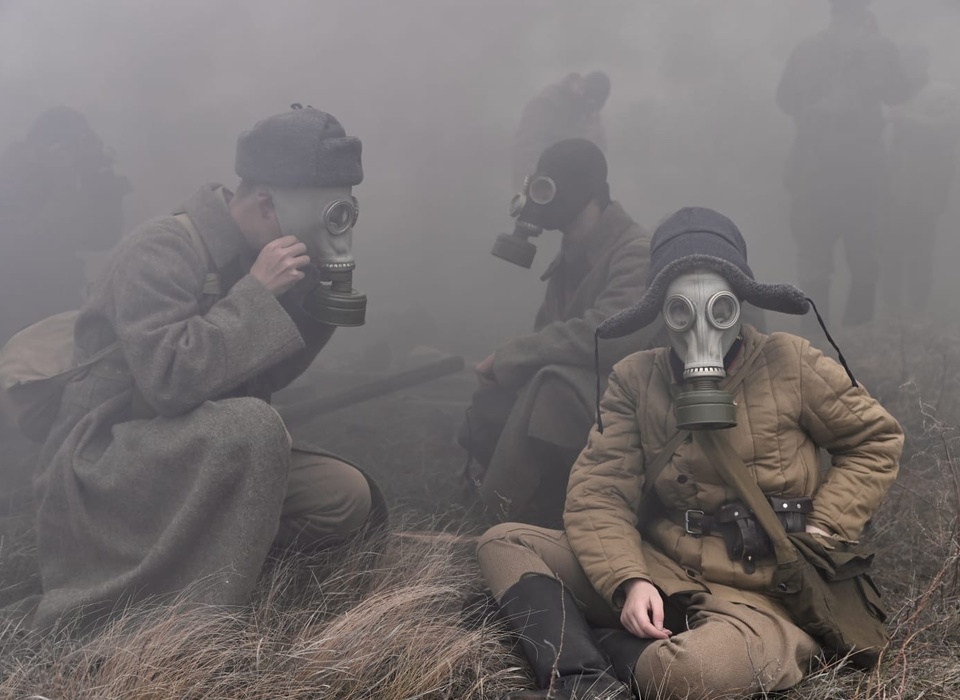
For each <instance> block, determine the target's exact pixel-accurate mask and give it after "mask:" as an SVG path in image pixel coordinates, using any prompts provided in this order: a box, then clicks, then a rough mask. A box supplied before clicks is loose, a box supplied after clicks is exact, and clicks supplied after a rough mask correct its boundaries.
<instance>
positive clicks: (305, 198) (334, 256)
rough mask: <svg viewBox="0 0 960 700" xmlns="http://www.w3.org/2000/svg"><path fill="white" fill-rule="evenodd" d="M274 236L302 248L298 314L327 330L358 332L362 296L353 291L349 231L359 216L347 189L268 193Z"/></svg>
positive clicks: (364, 306)
mask: <svg viewBox="0 0 960 700" xmlns="http://www.w3.org/2000/svg"><path fill="white" fill-rule="evenodd" d="M271 194H272V196H273V201H274V206H275V208H276V212H277V221H278V223H279V224H280V232H281V233H282V234H283V235H285V236H296V237H297V238H299V239H300V240H301V241H302V242H303V243H304V244H305V245H306V246H307V255H309V256H310V260H311V265H310V266H309V267H308V268H307V270H306V271H305V272H306V278H305V279H304V280H303V281H302V282H301V283H300V284H302V285H305V288H304V289H303V292H302V294H301V295H300V303H301V306H302V308H303V310H304V311H306V312H307V314H309V315H310V316H311V317H312V318H314V319H315V320H317V321H319V322H320V323H326V324H329V325H331V326H362V325H363V324H364V321H365V320H366V309H367V296H366V295H365V294H363V293H361V292H358V291H357V290H355V289H353V270H354V268H355V267H356V263H355V262H354V259H353V254H352V247H353V227H354V226H355V225H356V223H357V218H358V217H359V215H360V207H359V204H358V202H357V198H356V197H354V196H353V195H352V194H351V189H350V188H349V187H330V188H291V189H287V188H271Z"/></svg>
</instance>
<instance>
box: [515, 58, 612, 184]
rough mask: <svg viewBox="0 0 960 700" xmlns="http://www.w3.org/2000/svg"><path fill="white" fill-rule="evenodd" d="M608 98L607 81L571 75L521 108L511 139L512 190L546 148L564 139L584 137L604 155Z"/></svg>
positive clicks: (602, 77) (601, 77) (604, 77)
mask: <svg viewBox="0 0 960 700" xmlns="http://www.w3.org/2000/svg"><path fill="white" fill-rule="evenodd" d="M609 97H610V78H609V77H608V76H607V74H606V73H603V72H601V71H594V72H592V73H588V74H587V75H586V76H583V75H581V74H579V73H570V74H569V75H568V76H567V77H565V78H564V79H563V80H561V81H560V82H559V83H554V84H552V85H548V86H547V87H545V88H544V89H543V90H541V91H540V92H539V93H538V94H537V95H536V96H535V97H534V98H533V99H532V100H530V102H528V103H527V106H526V107H524V109H523V115H522V116H521V117H520V126H519V127H517V132H516V134H515V135H514V138H513V187H514V189H515V190H519V189H520V188H521V187H523V181H524V179H525V178H526V177H527V175H529V174H530V173H532V172H533V170H534V168H535V167H536V164H537V159H538V158H539V157H540V154H541V153H543V151H544V150H545V149H547V148H548V147H550V146H552V145H553V144H555V143H557V142H558V141H563V140H564V139H572V138H584V139H587V140H588V141H592V142H593V143H594V144H596V145H597V147H598V148H599V149H600V150H601V151H604V152H606V150H607V132H606V129H605V127H604V125H603V117H602V111H603V107H604V105H605V104H606V103H607V98H609Z"/></svg>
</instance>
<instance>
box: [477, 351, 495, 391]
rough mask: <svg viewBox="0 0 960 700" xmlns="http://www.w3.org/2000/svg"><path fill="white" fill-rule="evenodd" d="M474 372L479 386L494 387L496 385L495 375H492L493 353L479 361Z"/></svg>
mask: <svg viewBox="0 0 960 700" xmlns="http://www.w3.org/2000/svg"><path fill="white" fill-rule="evenodd" d="M474 371H475V372H476V373H477V381H479V382H480V386H494V385H495V384H496V383H497V375H495V374H494V373H493V353H490V354H489V355H487V356H486V357H485V358H483V360H481V361H480V364H478V365H477V366H476V367H474Z"/></svg>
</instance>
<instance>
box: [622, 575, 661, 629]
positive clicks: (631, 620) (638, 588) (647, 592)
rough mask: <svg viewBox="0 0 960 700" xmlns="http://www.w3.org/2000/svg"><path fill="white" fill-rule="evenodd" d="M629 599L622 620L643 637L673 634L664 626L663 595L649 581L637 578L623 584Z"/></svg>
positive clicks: (628, 627) (626, 625) (624, 605)
mask: <svg viewBox="0 0 960 700" xmlns="http://www.w3.org/2000/svg"><path fill="white" fill-rule="evenodd" d="M623 588H624V591H625V592H626V594H627V600H626V602H625V603H624V604H623V611H622V612H621V613H620V622H621V623H622V624H623V626H624V627H626V628H627V631H628V632H630V633H631V634H633V635H635V636H637V637H640V638H641V639H666V638H667V637H669V636H670V635H672V634H673V632H671V631H670V630H667V629H664V628H663V597H662V596H661V595H660V591H658V590H657V587H656V586H654V585H653V584H652V583H650V582H649V581H644V580H643V579H639V578H635V579H631V580H629V581H627V582H626V583H625V584H623Z"/></svg>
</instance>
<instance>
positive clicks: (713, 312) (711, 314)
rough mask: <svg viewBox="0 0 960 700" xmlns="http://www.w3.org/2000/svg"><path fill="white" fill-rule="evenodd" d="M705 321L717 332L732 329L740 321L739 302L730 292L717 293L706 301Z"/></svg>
mask: <svg viewBox="0 0 960 700" xmlns="http://www.w3.org/2000/svg"><path fill="white" fill-rule="evenodd" d="M707 320H709V321H710V324H711V325H712V326H713V327H714V328H717V329H718V330H721V331H724V330H727V329H728V328H732V327H733V326H734V325H735V324H736V323H737V321H738V320H740V301H739V299H737V297H735V296H734V295H733V294H731V293H730V292H717V293H716V294H714V295H713V296H712V297H710V300H709V301H707Z"/></svg>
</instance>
